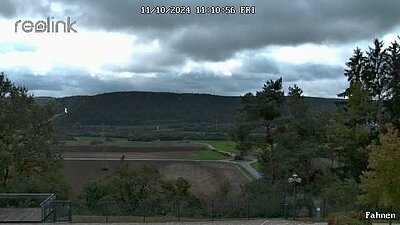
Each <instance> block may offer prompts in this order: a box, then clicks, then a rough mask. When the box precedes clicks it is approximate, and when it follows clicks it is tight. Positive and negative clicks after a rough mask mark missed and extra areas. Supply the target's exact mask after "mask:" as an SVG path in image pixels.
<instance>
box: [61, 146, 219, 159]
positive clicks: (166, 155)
mask: <svg viewBox="0 0 400 225" xmlns="http://www.w3.org/2000/svg"><path fill="white" fill-rule="evenodd" d="M58 149H59V150H60V151H61V152H62V157H63V158H68V159H72V158H98V159H121V157H122V156H124V158H125V159H196V158H205V157H208V155H207V154H210V153H208V152H209V151H206V150H205V148H202V147H135V148H133V147H131V148H120V147H118V146H59V147H58ZM211 154H212V155H210V156H209V157H210V158H209V159H212V158H211V157H214V159H223V158H224V157H223V156H222V155H221V154H219V153H217V152H212V153H211ZM206 159H207V158H206Z"/></svg>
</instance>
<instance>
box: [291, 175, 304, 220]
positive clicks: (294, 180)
mask: <svg viewBox="0 0 400 225" xmlns="http://www.w3.org/2000/svg"><path fill="white" fill-rule="evenodd" d="M289 183H291V184H293V220H296V217H297V209H296V207H297V206H296V203H297V199H296V186H297V184H300V183H301V178H300V177H299V176H297V174H296V173H293V175H292V177H291V178H289Z"/></svg>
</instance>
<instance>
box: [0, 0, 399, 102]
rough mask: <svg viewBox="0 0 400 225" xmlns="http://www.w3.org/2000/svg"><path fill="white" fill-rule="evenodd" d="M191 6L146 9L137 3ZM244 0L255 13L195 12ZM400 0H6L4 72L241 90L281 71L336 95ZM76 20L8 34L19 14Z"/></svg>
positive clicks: (384, 30)
mask: <svg viewBox="0 0 400 225" xmlns="http://www.w3.org/2000/svg"><path fill="white" fill-rule="evenodd" d="M157 5H164V6H171V5H185V6H191V8H192V13H191V15H142V14H140V7H141V6H157ZM212 5H219V6H225V5H229V6H231V5H233V6H235V7H236V9H239V7H240V6H243V5H250V6H255V7H256V14H255V15H240V14H239V12H237V13H236V14H235V15H196V13H195V12H194V11H195V7H196V6H212ZM399 9H400V1H398V0H383V1H376V0H336V1H331V0H296V1H293V0H273V1H268V0H235V1H232V0H219V1H213V0H204V1H198V0H169V1H165V0H152V1H148V0H146V1H145V0H115V1H108V0H85V1H78V0H68V1H67V0H58V1H57V0H55V1H46V0H40V1H34V0H27V1H23V0H14V1H11V0H3V1H0V32H1V35H0V70H3V71H5V72H6V73H7V74H8V75H9V77H10V78H11V79H12V80H13V81H15V82H16V83H18V84H22V85H26V86H27V87H28V88H29V89H30V90H31V91H32V92H33V93H34V94H35V95H50V96H67V95H78V94H79V95H82V94H97V93H102V92H111V91H168V92H179V93H182V92H195V93H210V94H218V95H242V94H244V93H246V92H249V91H255V90H258V89H260V88H261V87H262V85H263V83H264V82H265V81H266V80H268V79H276V78H278V77H280V76H282V77H283V80H284V82H285V87H287V86H289V85H293V84H294V83H296V84H298V85H299V86H300V87H302V88H303V89H304V92H305V94H306V95H310V96H320V97H335V96H336V94H337V93H339V92H341V91H342V90H343V89H344V88H345V87H346V79H345V77H344V76H343V69H344V64H345V62H346V60H347V59H348V57H350V56H351V54H352V51H353V49H354V48H355V47H356V46H360V47H362V48H366V47H367V46H368V44H370V43H371V42H372V40H373V38H381V39H384V40H385V41H387V42H390V41H392V40H394V39H395V38H396V35H397V34H398V33H399V31H400V13H398V10H399ZM48 16H50V17H51V16H53V17H55V19H56V20H58V19H65V17H67V16H69V17H71V19H72V20H76V21H77V24H76V27H75V29H77V30H78V33H76V34H73V33H71V34H47V33H44V34H32V33H31V34H26V33H22V32H19V33H17V34H15V33H14V23H15V21H16V20H19V19H21V20H26V19H30V20H34V21H35V20H41V19H45V18H46V17H48Z"/></svg>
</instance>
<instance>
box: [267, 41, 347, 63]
mask: <svg viewBox="0 0 400 225" xmlns="http://www.w3.org/2000/svg"><path fill="white" fill-rule="evenodd" d="M269 51H270V55H271V56H272V57H273V58H275V59H276V60H278V61H282V62H286V63H293V64H304V63H314V64H326V65H342V64H343V61H342V60H341V59H340V57H338V55H339V54H338V53H339V52H338V51H337V50H335V48H334V47H328V46H326V45H314V44H306V45H299V46H295V47H271V48H270V49H269Z"/></svg>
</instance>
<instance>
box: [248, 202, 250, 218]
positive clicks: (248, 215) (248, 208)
mask: <svg viewBox="0 0 400 225" xmlns="http://www.w3.org/2000/svg"><path fill="white" fill-rule="evenodd" d="M247 219H248V220H250V200H248V199H247Z"/></svg>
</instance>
